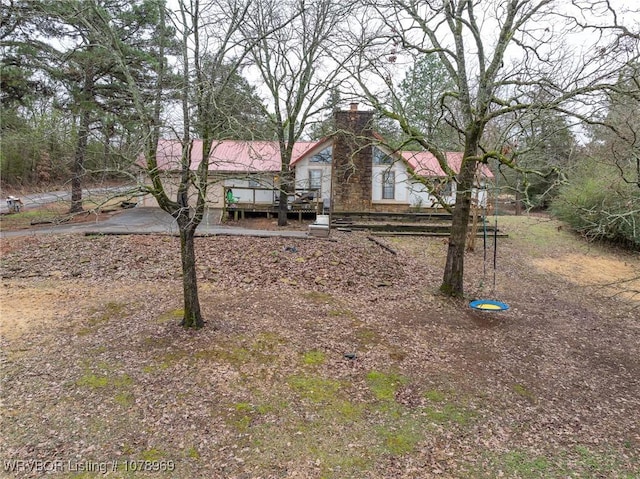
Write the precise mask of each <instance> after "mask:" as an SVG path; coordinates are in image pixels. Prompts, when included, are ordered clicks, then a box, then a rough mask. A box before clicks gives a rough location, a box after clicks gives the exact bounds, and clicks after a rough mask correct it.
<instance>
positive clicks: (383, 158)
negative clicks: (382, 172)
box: [373, 146, 393, 165]
mask: <svg viewBox="0 0 640 479" xmlns="http://www.w3.org/2000/svg"><path fill="white" fill-rule="evenodd" d="M373 164H374V165H391V164H393V158H391V157H390V156H389V155H387V154H386V153H385V152H384V151H382V150H381V149H380V148H376V147H375V146H374V147H373Z"/></svg>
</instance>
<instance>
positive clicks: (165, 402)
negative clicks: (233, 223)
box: [0, 217, 640, 479]
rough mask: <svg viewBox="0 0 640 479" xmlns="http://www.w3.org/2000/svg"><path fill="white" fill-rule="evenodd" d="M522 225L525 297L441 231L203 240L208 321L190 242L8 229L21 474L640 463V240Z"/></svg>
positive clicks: (396, 470) (514, 245)
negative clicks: (496, 305)
mask: <svg viewBox="0 0 640 479" xmlns="http://www.w3.org/2000/svg"><path fill="white" fill-rule="evenodd" d="M501 223H502V225H503V228H504V229H506V230H507V231H508V232H509V234H510V238H509V239H505V240H502V241H501V243H500V244H499V251H498V272H497V275H496V288H495V291H492V290H493V273H492V269H491V266H492V265H491V257H492V252H491V251H490V252H489V255H488V256H489V258H488V261H487V263H486V264H484V265H483V252H482V251H476V252H473V253H469V254H468V257H467V274H466V276H467V283H468V284H467V290H468V291H469V293H470V295H472V296H474V297H475V296H489V297H495V298H497V299H500V300H502V301H505V302H507V303H508V304H509V305H510V306H511V309H510V310H509V311H506V312H502V313H480V312H474V311H472V310H471V309H469V308H468V307H467V305H466V302H463V301H454V300H450V299H446V298H444V297H442V296H439V295H438V294H437V288H438V286H439V280H440V276H441V273H442V267H443V263H444V256H445V254H446V246H447V245H446V243H445V242H443V241H442V240H441V239H427V238H400V239H393V238H384V239H381V241H382V242H384V243H385V244H387V245H388V246H390V247H391V248H393V249H395V250H396V251H397V254H393V253H391V252H389V251H387V250H385V249H383V248H382V247H380V246H379V245H378V244H376V243H374V242H372V241H370V240H368V239H367V237H366V235H364V234H360V233H358V234H356V233H351V234H349V233H338V232H335V233H333V234H332V241H326V240H312V239H310V240H291V239H264V238H262V239H258V238H200V239H197V244H196V248H197V252H198V256H199V258H198V268H199V276H200V296H201V301H202V305H203V309H204V312H205V315H206V318H207V320H208V322H207V325H206V327H205V329H203V330H201V331H197V332H193V331H185V330H183V329H182V328H181V327H180V326H179V324H178V323H179V320H180V314H181V310H180V308H181V278H180V270H179V256H178V247H179V243H178V240H177V239H175V238H170V237H153V236H118V237H116V236H95V237H82V236H50V237H23V238H13V239H10V240H8V239H5V240H3V241H2V260H1V268H0V275H1V277H2V291H1V293H2V301H1V303H0V304H1V305H2V315H1V317H2V319H1V322H0V325H1V327H2V357H1V361H2V363H1V367H2V383H1V387H2V389H1V399H2V404H1V409H0V411H1V414H2V418H1V420H2V423H1V425H0V426H1V430H2V435H1V436H0V441H1V442H0V456H1V458H2V460H3V464H2V467H3V472H2V473H1V474H0V476H2V477H4V476H8V477H40V476H41V475H42V472H38V471H35V470H34V471H31V472H29V471H28V470H27V469H28V468H29V467H30V466H29V465H28V464H26V465H25V464H24V463H18V462H11V461H29V460H32V461H36V460H40V461H55V460H59V461H61V462H60V463H51V464H49V467H50V468H53V465H52V464H58V467H57V475H58V476H59V477H102V471H101V470H99V469H100V467H102V466H103V465H104V467H106V468H107V469H108V470H107V471H106V472H108V477H171V478H189V479H190V478H288V477H291V478H392V477H402V478H429V477H446V478H467V477H468V478H482V477H486V478H493V477H500V476H502V477H510V478H511V477H523V478H529V477H540V478H548V477H594V478H596V477H598V478H600V477H603V478H604V477H606V478H609V477H612V478H615V477H624V478H631V477H640V453H639V449H640V426H639V424H640V352H639V348H638V344H637V342H638V338H639V337H640V334H639V333H640V319H638V318H639V317H640V294H638V293H636V291H638V290H640V284H639V282H638V280H637V279H634V277H636V276H638V271H640V258H639V257H638V255H632V254H629V253H622V252H616V251H611V250H607V249H603V248H601V247H597V246H593V245H587V244H584V243H582V242H580V241H579V240H578V239H576V238H574V237H573V236H571V235H570V234H568V233H565V232H564V231H560V230H558V224H557V223H555V222H552V221H549V220H546V219H544V218H515V217H513V218H501ZM480 243H481V242H480ZM483 266H486V268H487V273H486V275H484V277H483ZM345 354H347V355H349V356H350V357H351V356H352V355H355V358H354V359H349V358H347V357H345ZM127 461H147V462H127ZM10 467H21V468H22V470H20V471H15V472H10V471H8V470H7V469H8V468H10ZM140 467H143V468H144V467H151V468H153V467H157V468H159V469H169V468H171V469H173V470H172V471H165V472H162V471H147V472H140V471H137V470H133V469H139V468H140ZM83 468H84V469H85V470H83ZM91 468H93V469H91ZM86 469H89V470H86ZM113 469H115V470H113Z"/></svg>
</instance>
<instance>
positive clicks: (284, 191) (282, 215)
mask: <svg viewBox="0 0 640 479" xmlns="http://www.w3.org/2000/svg"><path fill="white" fill-rule="evenodd" d="M288 168H289V167H288V165H287V169H288ZM290 176H291V173H290V172H289V171H281V172H280V201H279V204H278V226H287V224H288V221H287V213H288V212H289V193H290V190H291V178H290Z"/></svg>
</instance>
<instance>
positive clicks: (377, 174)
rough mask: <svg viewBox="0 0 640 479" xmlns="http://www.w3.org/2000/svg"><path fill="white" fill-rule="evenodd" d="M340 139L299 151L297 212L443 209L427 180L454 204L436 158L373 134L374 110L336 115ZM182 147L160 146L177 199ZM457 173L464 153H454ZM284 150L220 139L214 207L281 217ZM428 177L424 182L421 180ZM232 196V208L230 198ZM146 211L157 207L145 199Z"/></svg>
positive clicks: (195, 149)
mask: <svg viewBox="0 0 640 479" xmlns="http://www.w3.org/2000/svg"><path fill="white" fill-rule="evenodd" d="M335 120H336V130H337V133H336V134H335V135H333V136H332V137H329V138H324V139H321V140H318V141H311V142H308V141H301V142H297V143H296V144H295V145H294V149H293V155H292V159H291V164H290V168H291V169H292V170H293V172H294V175H295V192H294V194H292V195H291V196H290V197H289V209H290V210H292V211H304V210H306V211H314V212H315V211H320V210H321V209H322V208H323V207H324V208H325V209H327V208H330V210H331V211H332V212H333V213H338V214H340V213H346V212H408V211H417V210H419V209H420V208H432V207H438V206H439V205H438V202H437V200H436V198H435V196H434V195H432V194H430V193H429V191H428V190H427V188H426V187H425V185H424V184H423V182H421V181H420V178H423V179H428V180H429V182H430V184H432V185H433V186H434V187H435V188H436V190H437V191H438V192H439V195H440V197H441V198H442V199H443V200H444V201H445V202H446V203H447V204H453V203H454V202H455V197H456V184H455V182H453V181H449V179H448V177H447V175H446V174H445V173H444V171H443V170H442V168H441V167H440V165H439V163H438V161H437V160H436V158H435V157H434V156H433V155H432V154H431V153H429V152H426V151H399V152H398V151H392V150H390V149H389V148H388V147H386V146H385V145H384V142H383V141H382V138H381V137H380V136H379V135H377V134H376V133H375V132H374V131H373V129H372V126H371V125H372V120H373V112H371V111H362V110H358V108H357V104H352V105H351V109H350V110H348V111H338V112H336V113H335ZM202 151H203V150H202V140H194V142H193V146H192V149H191V158H192V169H194V170H195V169H196V168H197V167H198V165H199V164H200V162H201V160H202ZM180 157H181V145H180V142H177V141H170V140H160V142H159V144H158V153H157V162H158V167H159V169H161V170H162V171H163V172H164V177H165V189H167V190H169V191H168V192H169V194H171V195H174V193H175V191H176V189H177V182H178V178H179V175H178V174H177V173H178V172H179V169H180ZM446 157H447V162H448V164H449V165H450V166H451V167H452V169H453V170H454V171H457V170H458V169H459V168H460V165H461V163H462V153H459V152H449V153H446ZM280 165H281V157H280V149H279V146H278V143H277V142H270V141H236V140H221V141H214V142H213V144H212V145H211V153H210V160H209V178H210V181H209V183H210V186H209V189H208V197H207V200H208V203H209V205H210V207H214V208H223V207H225V206H232V207H234V208H237V209H239V210H243V211H244V210H246V211H264V212H267V213H275V212H276V211H277V208H276V205H277V202H278V200H279V194H278V186H279V175H280ZM417 177H420V178H417ZM491 178H493V174H492V173H491V171H490V170H489V168H488V167H487V166H486V165H480V168H479V169H478V175H477V187H476V188H475V189H474V197H475V198H476V200H477V202H478V203H479V204H485V202H486V191H485V189H484V187H485V182H486V181H487V180H490V179H491ZM227 198H232V200H231V204H229V202H228V201H227V200H226V199H227ZM143 204H144V205H145V206H151V205H154V204H155V203H154V200H153V199H152V198H148V197H145V199H144V201H143Z"/></svg>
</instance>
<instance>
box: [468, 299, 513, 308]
mask: <svg viewBox="0 0 640 479" xmlns="http://www.w3.org/2000/svg"><path fill="white" fill-rule="evenodd" d="M469 307H470V308H472V309H476V310H478V311H506V310H507V309H509V305H508V304H507V303H503V302H502V301H493V300H491V299H476V300H475V301H471V302H470V303H469Z"/></svg>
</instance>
